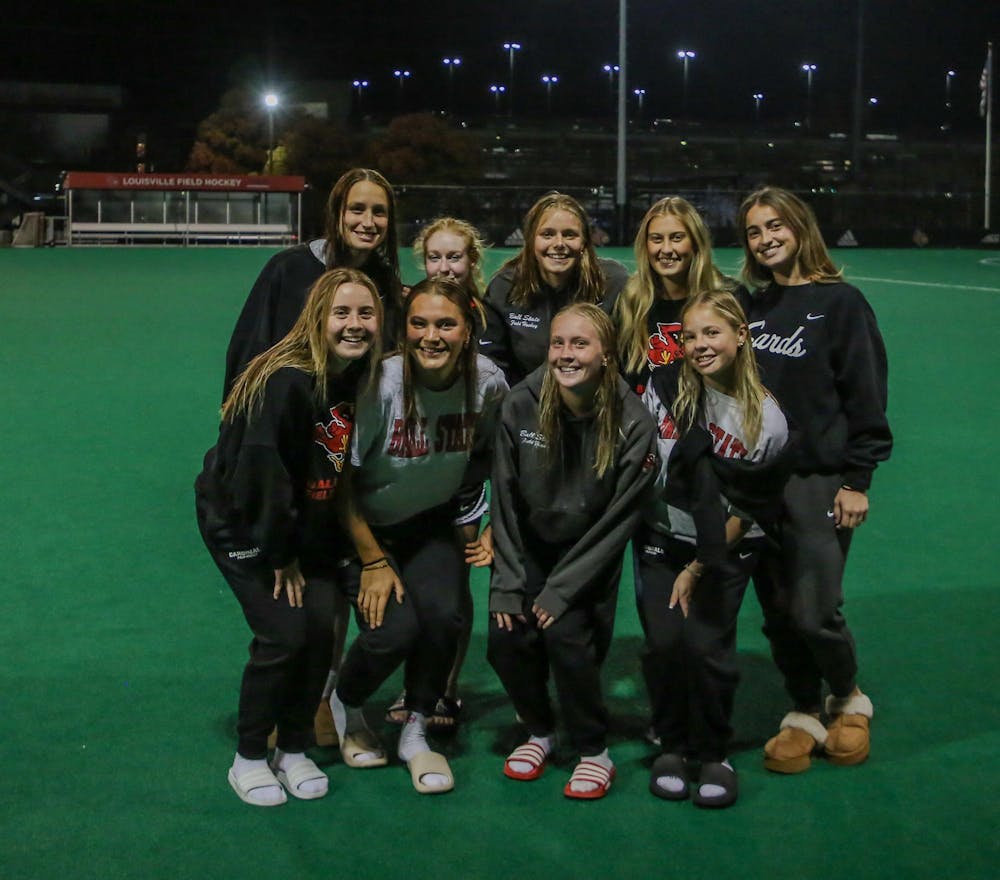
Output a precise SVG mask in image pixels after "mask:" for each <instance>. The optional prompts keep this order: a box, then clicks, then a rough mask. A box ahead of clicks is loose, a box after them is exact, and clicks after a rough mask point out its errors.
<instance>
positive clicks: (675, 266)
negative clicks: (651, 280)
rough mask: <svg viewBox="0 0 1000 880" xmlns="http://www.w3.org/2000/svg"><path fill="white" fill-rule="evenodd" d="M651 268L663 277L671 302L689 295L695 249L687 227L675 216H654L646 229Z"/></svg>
mask: <svg viewBox="0 0 1000 880" xmlns="http://www.w3.org/2000/svg"><path fill="white" fill-rule="evenodd" d="M646 254H647V256H648V257H649V267H650V269H652V270H653V273H654V274H655V275H657V276H659V278H660V281H661V283H662V284H663V289H664V291H665V292H666V295H667V298H668V299H683V298H684V297H685V296H687V280H688V272H690V270H691V261H692V260H693V259H694V255H695V246H694V241H693V240H692V239H691V236H690V234H689V233H688V231H687V228H686V227H685V226H684V224H683V223H682V222H681V221H680V218H678V217H675V216H674V215H673V214H661V215H660V216H659V217H654V218H653V220H652V221H651V222H650V224H649V227H648V229H647V230H646Z"/></svg>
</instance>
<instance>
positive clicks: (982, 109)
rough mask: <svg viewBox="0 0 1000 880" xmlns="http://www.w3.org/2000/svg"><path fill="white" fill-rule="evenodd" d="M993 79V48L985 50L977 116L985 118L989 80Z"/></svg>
mask: <svg viewBox="0 0 1000 880" xmlns="http://www.w3.org/2000/svg"><path fill="white" fill-rule="evenodd" d="M991 79H993V46H992V45H991V46H990V47H989V49H987V50H986V63H985V64H983V74H982V76H980V77H979V115H980V116H982V117H984V118H985V116H986V104H987V102H988V101H989V96H990V80H991Z"/></svg>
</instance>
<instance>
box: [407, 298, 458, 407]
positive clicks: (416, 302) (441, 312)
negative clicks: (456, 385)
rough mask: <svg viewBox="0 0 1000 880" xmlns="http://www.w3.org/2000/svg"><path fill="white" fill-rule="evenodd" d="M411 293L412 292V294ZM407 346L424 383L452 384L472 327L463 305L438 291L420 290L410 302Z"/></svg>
mask: <svg viewBox="0 0 1000 880" xmlns="http://www.w3.org/2000/svg"><path fill="white" fill-rule="evenodd" d="M411 297H412V294H411ZM407 307H408V311H407V317H406V349H407V357H410V358H412V363H413V368H414V373H415V375H416V377H417V380H418V381H419V382H420V384H421V385H424V386H425V387H427V388H430V389H432V390H436V389H441V388H447V387H449V386H450V385H451V384H452V383H453V382H454V381H455V379H456V378H457V376H458V369H459V364H460V362H461V357H462V352H463V350H464V349H465V347H466V346H467V345H468V344H469V338H470V336H471V328H470V327H469V325H468V324H467V323H466V321H465V316H464V315H463V314H462V311H461V309H459V307H458V306H457V305H455V304H454V303H453V302H452V301H451V300H449V299H448V298H447V297H445V296H441V294H437V293H420V294H417V296H416V297H413V298H412V300H411V301H410V302H408V303H407Z"/></svg>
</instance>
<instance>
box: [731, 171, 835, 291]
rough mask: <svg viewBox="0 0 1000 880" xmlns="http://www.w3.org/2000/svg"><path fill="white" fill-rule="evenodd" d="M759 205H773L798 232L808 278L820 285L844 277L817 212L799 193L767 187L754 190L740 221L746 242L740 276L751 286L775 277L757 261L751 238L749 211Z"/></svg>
mask: <svg viewBox="0 0 1000 880" xmlns="http://www.w3.org/2000/svg"><path fill="white" fill-rule="evenodd" d="M757 205H764V206H766V207H768V208H773V209H774V211H775V213H776V214H777V215H778V216H779V217H780V218H781V219H782V220H783V221H784V223H785V224H786V225H787V226H788V227H789V228H790V229H791V230H792V232H793V233H795V238H796V239H797V240H798V243H799V252H798V254H796V259H797V260H798V263H799V270H800V271H801V273H802V276H803V277H804V278H807V279H809V281H814V282H818V283H820V284H832V283H834V282H836V281H840V280H841V279H842V278H843V272H842V271H841V270H840V269H838V268H837V267H836V266H835V265H834V264H833V260H832V259H831V257H830V252H829V251H828V250H827V249H826V243H825V242H824V241H823V233H821V232H820V230H819V224H818V223H817V222H816V215H815V214H814V213H813V209H812V208H810V207H809V205H807V204H806V203H805V202H804V201H802V199H800V198H799V197H798V196H797V195H795V193H793V192H789V191H788V190H787V189H781V187H777V186H765V187H762V188H761V189H758V190H757V191H756V192H752V193H750V195H748V196H747V197H746V198H745V199H744V200H743V204H742V205H740V210H739V213H738V214H737V220H736V234H737V235H738V236H739V237H740V241H741V243H742V244H743V268H742V271H741V272H740V278H741V279H742V281H743V283H744V284H745V285H746V286H747V287H748V288H751V289H752V288H755V287H766V286H767V285H768V284H770V283H771V282H772V281H773V280H774V273H773V272H772V271H771V270H770V269H768V268H767V267H766V266H762V265H761V264H760V263H758V262H757V258H756V256H754V253H753V251H752V250H751V248H750V242H749V240H748V239H747V214H749V213H750V209H751V208H754V207H756V206H757Z"/></svg>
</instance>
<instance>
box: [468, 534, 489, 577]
mask: <svg viewBox="0 0 1000 880" xmlns="http://www.w3.org/2000/svg"><path fill="white" fill-rule="evenodd" d="M465 562H466V564H467V565H473V566H475V567H476V568H484V567H485V566H487V565H489V564H490V563H492V562H493V527H492V526H489V525H487V526H486V528H485V529H483V533H482V534H481V535H480V536H479V537H478V538H477V539H476V540H474V541H469V542H468V543H467V544H466V545H465Z"/></svg>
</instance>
